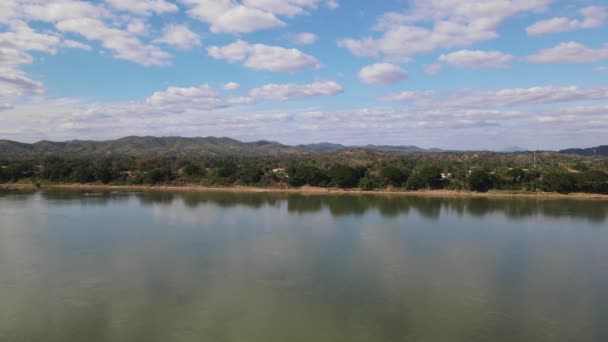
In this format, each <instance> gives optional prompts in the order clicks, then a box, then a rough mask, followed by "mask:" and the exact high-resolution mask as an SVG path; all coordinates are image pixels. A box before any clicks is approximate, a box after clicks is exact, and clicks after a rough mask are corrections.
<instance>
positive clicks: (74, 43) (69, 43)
mask: <svg viewBox="0 0 608 342" xmlns="http://www.w3.org/2000/svg"><path fill="white" fill-rule="evenodd" d="M63 46H65V47H67V48H69V49H80V50H85V51H91V50H93V48H92V47H91V46H90V45H87V44H84V43H81V42H77V41H75V40H69V39H68V40H64V41H63Z"/></svg>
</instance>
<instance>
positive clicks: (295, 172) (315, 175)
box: [288, 165, 329, 187]
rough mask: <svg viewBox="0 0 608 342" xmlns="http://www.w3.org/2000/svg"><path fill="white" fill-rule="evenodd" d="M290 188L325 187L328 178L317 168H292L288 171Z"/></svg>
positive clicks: (308, 166)
mask: <svg viewBox="0 0 608 342" xmlns="http://www.w3.org/2000/svg"><path fill="white" fill-rule="evenodd" d="M288 174H289V181H288V182H289V185H290V186H295V187H298V186H303V185H311V186H325V185H326V184H327V182H328V181H329V177H328V176H327V175H326V174H325V173H324V172H323V171H322V170H321V169H319V168H318V167H316V166H312V165H298V166H292V167H290V168H289V170H288Z"/></svg>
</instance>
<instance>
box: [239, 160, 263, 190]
mask: <svg viewBox="0 0 608 342" xmlns="http://www.w3.org/2000/svg"><path fill="white" fill-rule="evenodd" d="M237 174H238V178H239V180H240V181H241V182H242V183H243V184H247V185H255V184H258V183H259V182H260V181H261V180H262V177H263V176H264V171H262V170H261V169H259V168H257V167H255V166H253V165H245V166H243V167H240V168H239V170H238V173H237Z"/></svg>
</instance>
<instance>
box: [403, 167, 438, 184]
mask: <svg viewBox="0 0 608 342" xmlns="http://www.w3.org/2000/svg"><path fill="white" fill-rule="evenodd" d="M444 185H445V181H444V180H443V179H442V177H441V168H439V167H436V166H424V167H422V168H420V169H418V170H417V171H415V172H414V173H413V174H412V175H411V176H410V177H409V178H408V180H407V182H406V185H405V186H406V188H407V189H409V190H419V189H441V188H443V187H444Z"/></svg>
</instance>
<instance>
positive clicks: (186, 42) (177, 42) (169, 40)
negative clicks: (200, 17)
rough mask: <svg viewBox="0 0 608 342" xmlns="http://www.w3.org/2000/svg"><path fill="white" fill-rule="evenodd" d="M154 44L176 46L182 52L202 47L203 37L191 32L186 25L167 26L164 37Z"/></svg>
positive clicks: (156, 40)
mask: <svg viewBox="0 0 608 342" xmlns="http://www.w3.org/2000/svg"><path fill="white" fill-rule="evenodd" d="M154 43H160V44H167V45H171V46H175V47H177V48H178V49H181V50H191V49H192V48H193V47H195V46H201V45H202V44H201V37H200V36H199V35H198V34H196V33H194V32H192V31H190V29H189V28H188V27H187V26H185V25H167V26H165V28H164V31H163V35H162V36H161V37H159V38H157V39H155V40H154Z"/></svg>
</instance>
